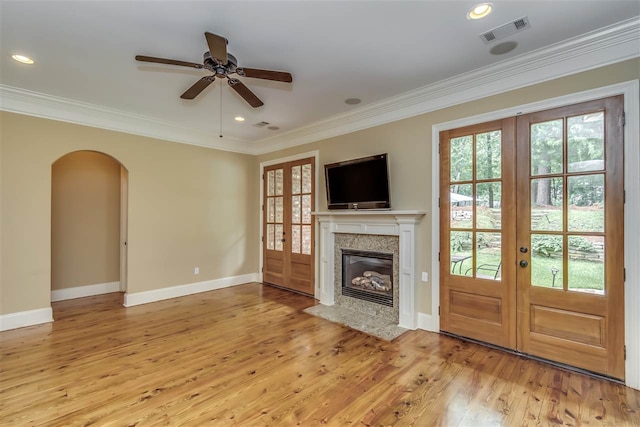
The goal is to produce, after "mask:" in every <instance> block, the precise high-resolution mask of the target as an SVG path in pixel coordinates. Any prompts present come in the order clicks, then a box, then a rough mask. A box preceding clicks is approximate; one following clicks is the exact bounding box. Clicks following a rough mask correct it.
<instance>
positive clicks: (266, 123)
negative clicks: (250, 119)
mask: <svg viewBox="0 0 640 427" xmlns="http://www.w3.org/2000/svg"><path fill="white" fill-rule="evenodd" d="M269 124H271V123H269V122H258V123H256V124H255V125H254V126H255V127H259V128H263V127H265V126H267V125H269Z"/></svg>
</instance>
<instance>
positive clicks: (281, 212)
mask: <svg viewBox="0 0 640 427" xmlns="http://www.w3.org/2000/svg"><path fill="white" fill-rule="evenodd" d="M274 199H275V201H276V222H278V223H282V217H283V215H284V207H283V206H282V197H274Z"/></svg>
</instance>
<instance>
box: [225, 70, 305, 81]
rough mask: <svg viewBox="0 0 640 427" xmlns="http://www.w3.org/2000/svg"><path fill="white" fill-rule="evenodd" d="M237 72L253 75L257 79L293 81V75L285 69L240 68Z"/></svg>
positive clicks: (241, 74) (247, 75) (248, 75)
mask: <svg viewBox="0 0 640 427" xmlns="http://www.w3.org/2000/svg"><path fill="white" fill-rule="evenodd" d="M236 73H237V74H238V75H239V76H245V77H253V78H255V79H264V80H274V81H276V82H286V83H291V82H292V81H293V77H292V76H291V74H290V73H287V72H285V71H271V70H259V69H257V68H244V67H243V68H238V69H236Z"/></svg>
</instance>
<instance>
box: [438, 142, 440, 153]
mask: <svg viewBox="0 0 640 427" xmlns="http://www.w3.org/2000/svg"><path fill="white" fill-rule="evenodd" d="M438 154H440V143H439V142H438Z"/></svg>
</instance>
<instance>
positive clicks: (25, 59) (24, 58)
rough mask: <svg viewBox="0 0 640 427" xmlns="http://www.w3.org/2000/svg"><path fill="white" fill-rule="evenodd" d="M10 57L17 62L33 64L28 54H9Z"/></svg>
mask: <svg viewBox="0 0 640 427" xmlns="http://www.w3.org/2000/svg"><path fill="white" fill-rule="evenodd" d="M11 57H12V58H13V59H14V60H16V61H18V62H22V63H23V64H33V59H31V58H29V57H28V56H24V55H18V54H15V55H11Z"/></svg>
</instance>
